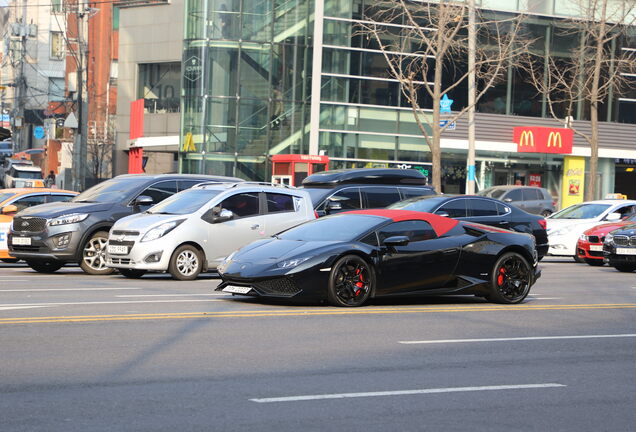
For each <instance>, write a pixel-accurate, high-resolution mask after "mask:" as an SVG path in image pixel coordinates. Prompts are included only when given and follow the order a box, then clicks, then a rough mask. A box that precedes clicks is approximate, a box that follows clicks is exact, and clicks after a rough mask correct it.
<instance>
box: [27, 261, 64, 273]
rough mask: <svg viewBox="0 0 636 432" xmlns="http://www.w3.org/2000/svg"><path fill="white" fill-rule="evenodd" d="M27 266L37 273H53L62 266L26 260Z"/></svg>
mask: <svg viewBox="0 0 636 432" xmlns="http://www.w3.org/2000/svg"><path fill="white" fill-rule="evenodd" d="M26 263H27V265H28V266H29V267H31V268H32V269H33V270H35V271H36V272H38V273H55V272H56V271H58V270H59V269H61V268H62V266H63V265H64V264H63V263H61V262H57V261H44V260H34V261H32V260H27V262H26Z"/></svg>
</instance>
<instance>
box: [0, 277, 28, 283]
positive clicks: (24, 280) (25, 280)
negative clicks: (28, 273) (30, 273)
mask: <svg viewBox="0 0 636 432" xmlns="http://www.w3.org/2000/svg"><path fill="white" fill-rule="evenodd" d="M0 279H2V280H4V278H0ZM7 282H11V283H13V282H33V281H31V280H30V279H11V280H8V281H7Z"/></svg>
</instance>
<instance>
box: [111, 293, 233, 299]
mask: <svg viewBox="0 0 636 432" xmlns="http://www.w3.org/2000/svg"><path fill="white" fill-rule="evenodd" d="M230 295H231V294H227V293H211V294H121V295H117V296H115V297H117V298H124V297H125V298H131V297H199V296H208V297H209V296H222V297H228V296H230Z"/></svg>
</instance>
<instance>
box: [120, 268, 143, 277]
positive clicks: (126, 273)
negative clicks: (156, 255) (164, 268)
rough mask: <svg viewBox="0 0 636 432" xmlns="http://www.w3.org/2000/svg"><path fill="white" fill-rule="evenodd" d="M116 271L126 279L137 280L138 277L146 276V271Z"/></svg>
mask: <svg viewBox="0 0 636 432" xmlns="http://www.w3.org/2000/svg"><path fill="white" fill-rule="evenodd" d="M117 270H119V273H121V274H122V275H123V276H125V277H127V278H128V279H139V278H140V277H142V276H143V275H145V274H146V270H137V269H127V268H120V269H117Z"/></svg>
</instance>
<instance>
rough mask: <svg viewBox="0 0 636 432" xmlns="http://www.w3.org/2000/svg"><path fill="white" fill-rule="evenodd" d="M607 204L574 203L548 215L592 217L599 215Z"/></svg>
mask: <svg viewBox="0 0 636 432" xmlns="http://www.w3.org/2000/svg"><path fill="white" fill-rule="evenodd" d="M609 207H610V206H609V205H608V204H576V205H573V206H570V207H568V208H565V209H563V210H561V211H560V212H557V213H555V214H553V215H552V216H550V219H593V218H595V217H598V216H600V215H601V214H602V213H603V212H604V211H605V210H607V209H608V208H609Z"/></svg>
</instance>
